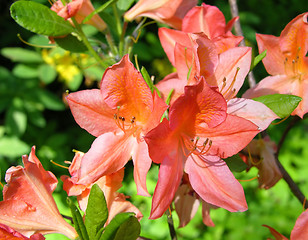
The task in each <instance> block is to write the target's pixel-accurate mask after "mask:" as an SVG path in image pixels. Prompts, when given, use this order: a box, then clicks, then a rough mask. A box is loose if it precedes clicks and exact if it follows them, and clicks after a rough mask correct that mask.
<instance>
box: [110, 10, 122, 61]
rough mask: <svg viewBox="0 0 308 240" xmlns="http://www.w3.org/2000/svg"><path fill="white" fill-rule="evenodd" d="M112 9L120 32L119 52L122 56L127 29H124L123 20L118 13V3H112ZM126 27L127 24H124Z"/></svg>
mask: <svg viewBox="0 0 308 240" xmlns="http://www.w3.org/2000/svg"><path fill="white" fill-rule="evenodd" d="M112 10H113V14H114V18H115V20H116V27H117V33H118V36H119V54H120V56H122V55H123V46H124V31H125V29H123V30H122V24H121V20H120V17H119V13H118V8H117V6H116V4H112ZM124 28H125V26H124Z"/></svg>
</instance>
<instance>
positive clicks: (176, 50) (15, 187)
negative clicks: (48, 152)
mask: <svg viewBox="0 0 308 240" xmlns="http://www.w3.org/2000/svg"><path fill="white" fill-rule="evenodd" d="M85 2H87V3H88V5H89V3H90V2H89V1H78V0H76V1H72V2H71V3H69V4H67V5H66V6H63V5H61V4H60V2H59V1H58V2H57V5H54V6H53V10H54V11H57V12H58V13H59V15H61V16H63V17H64V18H66V19H68V18H69V17H71V16H72V15H69V16H68V15H67V14H68V13H70V14H73V15H76V14H77V13H81V11H80V10H81V9H84V8H83V7H82V6H83V5H85ZM196 4H197V1H195V0H192V1H184V0H183V1H179V0H174V1H155V4H154V3H153V1H152V0H140V1H139V2H138V3H137V4H136V5H135V6H134V7H133V8H132V9H130V10H129V11H128V12H127V13H126V14H125V15H124V18H125V19H126V20H128V21H131V20H133V19H136V18H138V17H140V16H146V17H150V18H153V19H155V20H157V21H159V22H162V23H165V24H167V25H169V26H170V27H172V28H160V29H159V33H158V34H159V39H160V41H161V44H162V46H163V48H164V50H165V52H166V54H167V56H168V59H169V60H170V62H171V63H172V65H173V66H174V67H175V69H176V72H174V73H171V74H170V75H168V76H166V77H165V78H164V79H163V80H162V81H160V82H159V83H158V84H157V85H156V88H157V89H158V90H159V93H158V91H156V90H155V89H153V88H151V87H150V86H149V85H148V84H147V83H146V82H145V80H144V79H143V76H142V74H141V73H140V72H139V71H138V70H136V69H135V67H134V65H133V64H132V63H131V62H130V60H129V56H128V55H125V56H124V57H123V58H122V60H121V61H120V62H118V63H116V64H114V65H113V66H111V67H109V68H107V70H106V71H105V73H104V75H103V77H102V80H101V84H100V89H92V90H83V91H78V92H75V93H71V94H69V95H68V96H67V102H68V104H69V107H70V109H71V111H72V114H73V116H74V118H75V120H76V122H77V123H78V125H79V126H80V127H81V128H83V129H85V130H86V131H88V132H89V133H90V134H92V135H93V136H95V137H97V138H96V139H95V141H94V142H93V144H92V146H91V148H90V149H89V151H88V152H87V153H81V152H76V155H75V158H74V159H73V162H72V165H71V166H70V168H69V173H70V175H71V176H70V177H69V176H62V177H61V179H62V181H63V182H64V185H63V187H64V190H65V191H66V192H67V193H68V195H69V196H77V200H78V203H79V205H80V208H81V209H82V210H84V209H85V208H86V206H87V199H88V195H89V191H90V188H91V186H92V185H93V184H95V183H97V184H98V185H99V186H100V187H101V188H102V189H103V190H104V193H105V195H106V199H107V205H108V209H109V211H110V212H111V214H110V216H109V217H110V218H112V216H114V215H115V214H116V213H117V212H121V211H132V212H135V213H136V216H137V218H141V217H142V214H141V213H140V212H139V210H138V209H137V208H136V207H134V206H133V205H132V204H131V203H129V202H127V201H126V200H125V196H124V195H123V194H120V193H117V192H116V191H117V190H118V189H119V188H120V186H121V182H122V179H123V174H124V172H123V170H124V166H125V165H126V163H127V162H128V161H129V160H130V159H132V160H133V163H134V180H135V183H136V186H137V192H138V194H139V195H143V196H150V194H149V193H148V190H147V186H146V175H147V173H148V171H149V169H150V167H151V164H152V162H154V163H156V164H159V165H160V169H159V175H158V182H157V185H156V188H155V191H154V194H153V200H152V209H151V214H150V218H151V219H156V218H159V217H161V216H162V215H163V214H164V212H165V211H166V210H167V209H168V208H169V206H170V205H171V203H172V202H173V201H174V203H175V205H174V206H175V210H176V212H177V214H178V216H179V219H180V226H181V227H183V226H185V225H186V224H187V223H188V222H189V221H190V220H191V218H192V217H193V216H194V215H195V213H196V211H197V208H198V206H199V204H200V203H201V204H202V214H203V221H204V224H206V225H208V226H214V223H213V221H212V220H211V218H210V215H209V211H210V208H211V207H222V208H225V209H227V210H228V211H231V212H235V211H246V210H247V203H246V200H245V195H244V191H243V188H242V186H241V184H240V183H239V182H238V181H237V179H236V178H235V177H234V176H233V174H232V172H231V171H230V170H229V168H228V166H227V165H226V162H225V161H224V160H223V159H225V158H228V157H231V156H233V155H235V154H237V153H239V152H240V151H241V150H242V149H244V148H245V147H246V146H247V145H248V144H249V143H250V142H251V141H252V139H253V138H254V137H255V136H256V135H257V134H258V133H260V132H261V131H263V130H265V129H266V128H267V127H268V125H269V124H270V123H271V122H272V121H273V120H275V119H276V118H278V117H277V115H276V114H275V113H274V112H272V111H271V110H270V109H269V108H267V107H266V106H265V105H264V104H262V103H260V102H257V101H254V100H251V99H249V98H252V97H256V96H261V95H265V94H273V93H284V94H293V95H298V96H301V97H302V98H303V101H302V103H301V104H300V105H299V106H298V108H297V109H296V110H295V111H294V112H293V114H296V115H299V116H300V117H303V115H304V114H305V113H306V112H307V111H308V104H307V96H306V95H307V92H308V90H307V87H308V81H307V79H308V71H307V70H308V61H307V57H306V53H307V49H308V42H307V38H308V25H307V15H308V14H307V13H305V14H302V15H299V16H298V17H296V18H295V19H294V20H292V21H291V22H290V23H289V24H288V25H287V26H286V28H285V29H284V30H283V32H282V33H281V36H280V37H274V36H269V35H261V34H258V35H257V41H258V45H259V50H260V52H263V50H265V49H266V50H267V56H266V58H265V59H264V61H263V62H264V65H265V67H266V69H267V71H268V73H269V74H271V75H272V76H269V77H267V78H265V79H264V80H262V81H261V82H260V83H259V84H258V85H256V86H255V87H254V88H252V89H250V90H248V91H247V92H246V93H245V94H244V95H243V97H244V98H237V97H236V95H237V93H238V91H239V90H240V88H241V86H242V85H243V82H244V80H245V77H246V76H247V74H248V73H249V71H250V66H251V48H250V47H239V46H238V45H239V43H240V42H241V41H242V40H243V37H239V36H234V35H233V34H232V33H231V28H232V26H233V24H234V22H235V21H237V18H233V19H232V20H231V21H230V22H229V23H227V24H226V22H225V18H224V16H223V14H222V13H221V12H220V11H219V9H218V8H216V7H214V6H210V5H206V4H202V5H201V6H196ZM60 5H61V6H60ZM70 5H71V6H70ZM88 5H87V6H88ZM68 10H69V11H68ZM91 11H92V10H91ZM91 11H90V12H91ZM90 12H88V13H87V14H89V13H90ZM64 15H65V16H64ZM96 17H98V16H96ZM94 20H95V23H93V22H92V24H96V25H99V26H100V29H104V28H105V27H106V25H105V23H104V22H103V21H101V20H99V18H92V21H94ZM78 21H79V20H78ZM80 21H81V20H80ZM170 93H172V95H170ZM159 94H160V96H159ZM168 96H169V97H170V96H171V99H170V98H169V97H168ZM167 99H168V101H167V102H168V104H169V103H170V106H168V105H167V104H166V100H167ZM169 100H170V101H169ZM270 144H271V143H270ZM260 146H261V147H259V149H258V150H256V151H258V152H259V153H258V154H262V153H260V152H263V153H264V152H266V149H267V147H268V146H270V145H266V144H260ZM272 149H273V148H269V150H268V151H267V152H270V151H272V152H271V154H269V155H271V156H273V150H272ZM269 159H271V161H270V162H269V164H267V165H266V163H265V161H264V162H263V163H262V165H261V166H262V167H260V171H262V174H260V176H261V177H260V178H259V181H260V186H261V187H265V188H269V187H271V186H273V185H274V184H275V183H276V182H277V181H278V180H279V179H280V177H281V176H280V172H279V170H277V167H276V166H275V164H274V160H273V159H272V158H271V157H269ZM23 162H24V166H25V167H24V168H22V167H21V166H18V167H12V168H10V169H9V170H8V171H7V174H6V182H7V183H8V184H7V185H6V186H5V188H4V201H2V202H0V215H1V216H0V223H2V224H5V225H7V226H9V227H12V228H13V229H15V230H16V231H18V232H20V233H22V234H25V235H27V236H30V235H31V234H33V233H37V232H39V233H42V234H45V233H50V232H60V233H63V234H65V235H67V236H68V237H70V238H75V237H76V232H75V230H74V229H73V228H72V227H71V226H70V225H69V224H67V223H66V222H65V221H64V220H63V218H62V216H61V215H60V214H59V211H58V210H57V208H56V205H55V203H54V200H53V198H52V195H51V193H52V192H53V190H54V189H55V187H56V184H57V180H56V178H55V177H54V175H53V174H52V173H50V172H47V171H45V170H44V169H43V168H42V165H41V164H40V162H39V160H38V159H37V158H36V156H35V149H34V148H32V151H31V153H30V156H29V158H28V157H26V156H24V157H23ZM5 225H1V226H0V229H1V230H0V233H2V234H3V232H6V234H15V235H16V236H17V235H18V234H19V233H15V232H14V230H12V229H10V228H9V227H7V226H5ZM273 231H274V230H273ZM15 235H14V236H15ZM18 236H19V235H18ZM21 239H23V238H21ZM24 239H28V238H24ZM31 239H43V236H42V235H40V234H35V235H33V236H32V237H31Z"/></svg>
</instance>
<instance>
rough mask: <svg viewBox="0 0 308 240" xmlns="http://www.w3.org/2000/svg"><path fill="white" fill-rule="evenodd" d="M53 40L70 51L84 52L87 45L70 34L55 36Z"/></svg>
mask: <svg viewBox="0 0 308 240" xmlns="http://www.w3.org/2000/svg"><path fill="white" fill-rule="evenodd" d="M55 42H56V43H57V44H58V45H59V46H60V47H61V48H63V49H65V50H68V51H70V52H76V53H80V52H85V51H87V50H88V49H87V47H86V46H85V45H84V44H83V42H81V41H79V40H78V38H77V37H75V36H73V35H72V34H70V35H67V36H65V37H63V38H55Z"/></svg>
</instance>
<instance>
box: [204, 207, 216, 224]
mask: <svg viewBox="0 0 308 240" xmlns="http://www.w3.org/2000/svg"><path fill="white" fill-rule="evenodd" d="M212 206H213V205H211V204H209V203H207V202H205V201H202V220H203V223H204V224H205V225H206V226H209V227H215V224H214V222H213V220H212V218H211V216H210V209H211V207H212Z"/></svg>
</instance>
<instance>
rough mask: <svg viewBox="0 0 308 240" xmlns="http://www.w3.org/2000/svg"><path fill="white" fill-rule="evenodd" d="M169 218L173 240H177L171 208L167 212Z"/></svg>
mask: <svg viewBox="0 0 308 240" xmlns="http://www.w3.org/2000/svg"><path fill="white" fill-rule="evenodd" d="M165 213H166V215H167V219H168V226H169V232H170V236H171V239H172V240H177V237H176V232H175V229H174V224H173V219H172V214H171V210H170V208H168V209H167V211H166V212H165Z"/></svg>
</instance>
